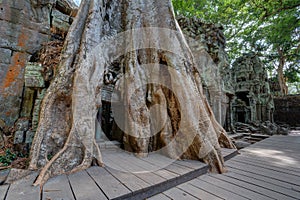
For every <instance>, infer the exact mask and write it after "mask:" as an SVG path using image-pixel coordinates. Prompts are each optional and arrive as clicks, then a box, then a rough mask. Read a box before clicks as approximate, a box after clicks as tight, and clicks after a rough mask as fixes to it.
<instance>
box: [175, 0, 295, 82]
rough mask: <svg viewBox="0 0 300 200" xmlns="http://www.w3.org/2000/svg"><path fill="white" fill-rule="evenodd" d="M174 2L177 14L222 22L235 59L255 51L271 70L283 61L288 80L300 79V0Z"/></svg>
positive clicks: (190, 0) (195, 0)
mask: <svg viewBox="0 0 300 200" xmlns="http://www.w3.org/2000/svg"><path fill="white" fill-rule="evenodd" d="M173 5H174V9H175V13H176V14H180V15H185V16H187V17H193V16H196V17H200V18H202V19H203V20H205V21H208V22H213V23H220V24H222V25H223V26H224V27H225V35H226V37H227V40H228V41H227V48H228V49H227V50H228V53H229V58H230V59H231V60H232V61H233V60H234V59H236V58H237V57H239V56H241V54H243V53H248V52H251V51H254V52H256V53H258V54H259V55H260V56H261V58H262V59H263V62H264V63H265V64H266V66H267V67H268V68H269V69H270V70H273V71H274V69H276V68H277V67H278V66H279V63H280V62H281V61H283V63H284V69H285V70H288V71H286V72H285V75H286V76H288V80H289V81H299V79H297V78H296V77H297V76H298V75H299V68H300V1H299V0H279V1H274V0H173ZM280 53H282V54H280ZM274 75H276V74H274Z"/></svg>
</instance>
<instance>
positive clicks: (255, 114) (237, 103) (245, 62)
mask: <svg viewBox="0 0 300 200" xmlns="http://www.w3.org/2000/svg"><path fill="white" fill-rule="evenodd" d="M232 78H233V81H232V82H233V83H234V90H235V95H236V97H235V99H234V102H233V107H232V108H233V120H234V121H235V122H242V123H250V122H265V121H270V122H273V121H274V120H273V113H274V101H273V96H272V94H271V90H270V86H269V82H268V76H267V71H266V69H265V67H264V65H263V63H262V62H261V60H260V59H259V57H258V56H257V55H256V54H255V53H248V54H244V55H243V56H241V57H239V58H238V59H236V61H235V62H234V63H233V68H232Z"/></svg>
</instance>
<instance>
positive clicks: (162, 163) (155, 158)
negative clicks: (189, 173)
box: [140, 153, 176, 169]
mask: <svg viewBox="0 0 300 200" xmlns="http://www.w3.org/2000/svg"><path fill="white" fill-rule="evenodd" d="M140 159H142V160H144V161H146V162H148V163H151V164H152V165H153V166H157V167H158V169H162V168H165V167H166V166H168V165H170V164H172V163H174V162H175V161H176V160H175V159H171V158H168V157H166V156H164V155H161V154H158V153H151V154H149V155H148V156H147V157H145V158H140Z"/></svg>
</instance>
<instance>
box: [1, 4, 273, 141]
mask: <svg viewBox="0 0 300 200" xmlns="http://www.w3.org/2000/svg"><path fill="white" fill-rule="evenodd" d="M0 7H1V8H2V9H1V10H0V21H1V23H2V24H3V25H2V29H3V30H5V31H2V32H1V34H2V36H1V38H2V40H1V41H0V43H1V48H0V53H1V54H0V56H1V57H0V58H1V59H0V61H1V63H0V65H1V69H3V70H1V71H0V102H1V104H0V128H1V129H0V130H4V129H5V130H6V131H9V130H10V131H13V132H15V135H14V142H15V143H31V142H32V138H33V136H34V133H35V131H36V128H37V125H38V119H39V111H40V105H41V101H42V99H43V97H44V94H45V91H46V89H47V87H48V86H49V83H50V81H51V80H52V78H53V76H55V67H56V65H57V64H58V59H59V55H60V51H61V50H62V45H63V39H64V37H65V35H66V33H67V31H68V29H69V26H70V24H71V23H72V19H73V18H72V17H73V16H75V14H76V11H77V8H76V6H75V5H74V4H72V1H68V0H61V1H57V2H56V3H55V4H53V2H52V1H51V0H48V1H44V3H43V4H38V3H35V2H34V1H28V0H26V1H21V0H18V1H14V3H13V2H12V1H9V0H3V1H1V3H0ZM4 10H5V12H4ZM21 10H25V11H26V12H20V11H21ZM7 13H10V15H8V14H7ZM24 19H30V20H24ZM177 20H178V23H179V25H180V27H181V28H182V31H183V33H184V35H185V37H186V39H187V42H188V44H189V46H190V49H191V51H192V52H193V55H194V61H195V62H196V66H197V67H198V68H197V70H198V71H199V72H200V74H201V78H202V83H203V92H204V93H205V95H206V98H207V100H208V102H209V103H210V106H211V108H212V110H213V112H214V115H215V118H216V120H217V121H218V122H219V123H220V124H221V125H223V126H224V127H225V128H226V129H227V131H230V132H235V128H234V124H235V122H240V123H257V122H270V123H273V122H274V120H273V118H274V117H273V115H274V103H273V98H272V95H271V91H270V87H269V83H268V77H267V72H266V69H265V67H264V65H263V63H262V62H261V61H260V59H259V58H258V56H257V55H255V54H254V53H249V54H245V55H243V56H242V57H240V58H238V59H237V60H236V61H235V62H234V63H233V65H232V68H231V67H230V62H229V59H228V55H227V53H226V51H225V46H226V39H225V36H224V34H223V27H222V26H221V25H218V24H212V23H207V22H203V21H202V20H201V19H198V18H185V17H182V16H178V17H177ZM16 33H18V34H16ZM45 42H46V43H47V45H44V46H43V44H44V43H45ZM119 70H120V69H119V68H118V66H114V64H112V66H111V68H110V69H108V71H107V72H106V73H105V77H104V82H105V85H104V88H103V92H102V103H103V106H102V108H101V109H100V110H99V113H98V116H97V118H98V121H99V124H98V127H97V128H96V137H97V138H98V139H101V138H102V139H103V138H106V137H107V138H108V139H110V140H117V141H121V140H122V134H123V133H122V131H121V130H119V129H118V126H117V125H116V124H115V123H114V117H113V116H112V111H111V103H117V102H118V101H117V100H116V99H114V100H112V98H111V94H112V92H113V89H114V83H115V82H116V80H117V79H118V74H119ZM100 125H101V128H100ZM10 127H14V129H9V128H10ZM258 127H260V125H258ZM102 131H103V132H104V133H103V132H102ZM0 135H1V134H0ZM104 136H105V137H104Z"/></svg>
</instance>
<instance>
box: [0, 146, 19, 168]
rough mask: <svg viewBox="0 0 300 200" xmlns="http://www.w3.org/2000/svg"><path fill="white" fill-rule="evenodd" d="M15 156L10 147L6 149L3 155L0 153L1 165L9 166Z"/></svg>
mask: <svg viewBox="0 0 300 200" xmlns="http://www.w3.org/2000/svg"><path fill="white" fill-rule="evenodd" d="M16 158H17V155H16V154H14V153H12V152H11V151H10V149H6V151H5V155H0V164H1V165H2V166H9V165H10V164H11V163H12V161H14V160H15V159H16Z"/></svg>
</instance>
